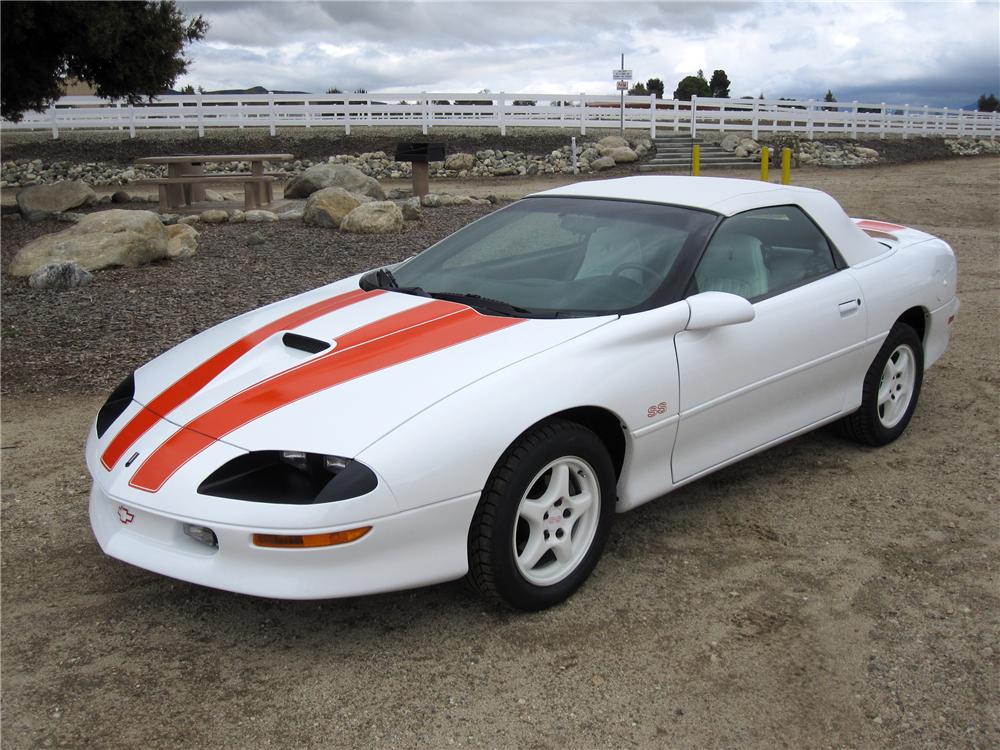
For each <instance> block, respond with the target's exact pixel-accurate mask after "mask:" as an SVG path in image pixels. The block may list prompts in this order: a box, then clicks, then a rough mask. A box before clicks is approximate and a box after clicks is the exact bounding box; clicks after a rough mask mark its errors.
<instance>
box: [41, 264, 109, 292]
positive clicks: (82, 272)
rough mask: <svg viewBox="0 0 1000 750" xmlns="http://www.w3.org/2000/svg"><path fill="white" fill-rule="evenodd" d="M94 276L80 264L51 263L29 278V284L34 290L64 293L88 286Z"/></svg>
mask: <svg viewBox="0 0 1000 750" xmlns="http://www.w3.org/2000/svg"><path fill="white" fill-rule="evenodd" d="M93 280H94V276H93V275H92V274H91V273H90V271H88V270H87V269H85V268H84V267H83V266H81V265H79V264H78V263H49V264H48V265H45V266H42V267H41V268H39V269H38V270H37V271H35V272H34V273H33V274H31V276H29V277H28V284H29V285H31V286H32V287H33V288H34V289H55V290H57V291H62V290H64V289H72V288H73V287H76V286H86V285H87V284H89V283H90V282H91V281H93Z"/></svg>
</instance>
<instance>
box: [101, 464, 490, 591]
mask: <svg viewBox="0 0 1000 750" xmlns="http://www.w3.org/2000/svg"><path fill="white" fill-rule="evenodd" d="M478 501H479V494H478V493H475V494H470V495H465V496H463V497H458V498H453V499H450V500H445V501H442V502H437V503H433V504H431V505H426V506H423V507H421V508H418V509H415V510H410V511H405V512H401V513H394V514H391V515H387V516H381V517H378V518H373V519H370V520H367V521H363V522H357V523H351V524H347V525H341V526H333V527H327V528H303V529H297V530H296V529H289V528H273V527H271V528H269V527H267V526H261V527H253V526H248V525H234V524H227V523H215V522H212V521H207V520H205V519H199V518H186V517H183V516H179V515H173V514H169V513H164V512H163V511H161V510H154V509H150V508H146V507H142V506H140V505H137V504H136V503H134V502H131V501H125V500H118V499H116V498H114V497H112V496H111V495H109V494H107V493H106V492H105V491H104V490H103V489H102V488H101V487H100V485H99V484H98V483H97V482H95V483H94V485H93V488H92V489H91V493H90V523H91V527H92V528H93V530H94V535H95V536H96V537H97V541H98V543H99V544H100V545H101V549H103V550H104V552H105V553H106V554H108V555H110V556H111V557H115V558H118V559H119V560H123V561H125V562H127V563H131V564H132V565H136V566H138V567H140V568H144V569H146V570H150V571H153V572H155V573H161V574H163V575H166V576H170V577H171V578H178V579H180V580H182V581H189V582H191V583H197V584H201V585H203V586H210V587H212V588H218V589H223V590H226V591H233V592H236V593H241V594H251V595H254V596H264V597H273V598H277V599H327V598H336V597H344V596H357V595H362V594H375V593H379V592H384V591H396V590H400V589H408V588H415V587H417V586H425V585H429V584H434V583H440V582H442V581H449V580H454V579H456V578H460V577H462V576H463V575H465V573H466V572H467V571H468V553H467V534H468V529H469V525H470V523H471V521H472V515H473V513H474V512H475V509H476V505H477V503H478ZM248 505H249V504H248ZM293 511H294V509H293V508H289V512H290V513H291V512H293ZM185 523H192V524H197V525H200V526H207V527H208V528H210V529H212V531H213V532H215V535H216V537H217V539H218V542H219V544H218V547H209V546H207V545H205V544H201V543H199V542H197V541H195V540H194V539H191V538H190V537H188V536H187V535H186V534H185V533H184V529H183V524H185ZM358 526H371V527H372V529H371V531H370V532H369V533H368V534H366V535H365V536H364V537H362V538H361V539H358V540H357V541H354V542H351V543H349V544H344V545H338V546H334V547H320V548H311V549H272V548H264V547H257V546H255V545H254V544H253V542H252V535H253V534H254V533H277V534H318V533H324V532H331V531H341V530H345V529H349V528H356V527H358Z"/></svg>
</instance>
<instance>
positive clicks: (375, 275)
mask: <svg viewBox="0 0 1000 750" xmlns="http://www.w3.org/2000/svg"><path fill="white" fill-rule="evenodd" d="M360 286H361V288H362V289H364V290H365V291H366V292H368V291H371V290H372V289H386V290H388V291H392V292H402V293H403V294H413V295H416V296H417V297H430V296H431V295H429V294H428V293H427V292H425V291H424V290H423V289H421V288H420V287H419V286H400V285H399V282H398V281H396V277H395V276H394V275H393V273H392V271H390V270H389V269H388V268H379V269H377V270H376V271H374V272H372V273H366V274H365V275H364V276H362V277H361V284H360Z"/></svg>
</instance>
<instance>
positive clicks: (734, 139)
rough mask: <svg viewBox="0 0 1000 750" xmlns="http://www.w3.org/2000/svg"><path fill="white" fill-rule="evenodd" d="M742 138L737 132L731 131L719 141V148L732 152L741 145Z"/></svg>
mask: <svg viewBox="0 0 1000 750" xmlns="http://www.w3.org/2000/svg"><path fill="white" fill-rule="evenodd" d="M741 140H742V138H740V136H738V135H736V134H735V133H730V134H729V135H727V136H726V137H725V138H723V139H722V141H721V142H720V143H719V148H721V149H722V150H723V151H728V152H729V153H732V152H733V151H735V150H736V147H737V146H739V145H740V141H741Z"/></svg>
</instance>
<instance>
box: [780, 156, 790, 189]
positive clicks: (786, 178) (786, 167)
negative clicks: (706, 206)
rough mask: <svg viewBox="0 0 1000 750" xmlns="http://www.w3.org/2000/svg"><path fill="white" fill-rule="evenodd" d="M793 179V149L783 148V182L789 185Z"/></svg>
mask: <svg viewBox="0 0 1000 750" xmlns="http://www.w3.org/2000/svg"><path fill="white" fill-rule="evenodd" d="M791 181H792V150H791V149H790V148H787V147H786V148H783V149H781V184H782V185H787V184H789V183H790V182H791Z"/></svg>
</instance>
